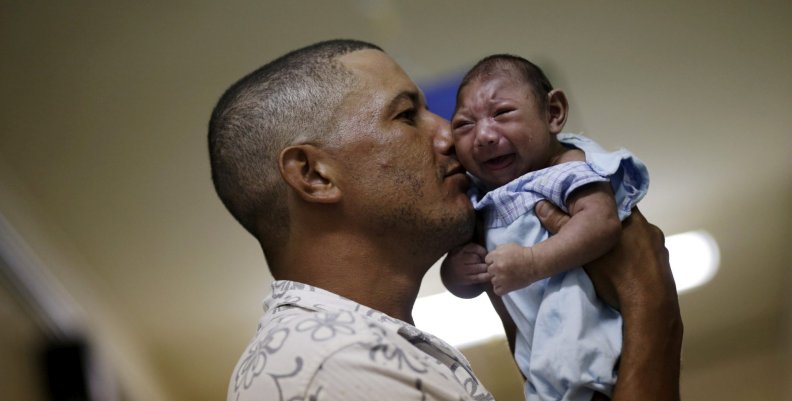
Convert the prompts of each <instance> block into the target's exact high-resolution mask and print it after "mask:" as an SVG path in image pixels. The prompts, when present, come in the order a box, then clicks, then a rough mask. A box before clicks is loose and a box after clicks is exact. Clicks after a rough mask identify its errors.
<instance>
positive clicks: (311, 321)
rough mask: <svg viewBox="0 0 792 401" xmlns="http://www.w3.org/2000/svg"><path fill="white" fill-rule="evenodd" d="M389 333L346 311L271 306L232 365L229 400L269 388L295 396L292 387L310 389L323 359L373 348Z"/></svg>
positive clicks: (379, 324)
mask: <svg viewBox="0 0 792 401" xmlns="http://www.w3.org/2000/svg"><path fill="white" fill-rule="evenodd" d="M394 336H398V333H397V331H396V330H395V329H392V328H389V327H388V325H386V324H383V323H382V322H379V321H377V319H376V318H374V317H368V316H366V315H364V314H358V313H354V312H352V311H348V310H308V309H304V308H300V307H287V308H280V309H276V310H273V311H270V312H268V313H267V314H265V317H264V318H263V319H262V321H261V324H260V326H259V329H258V331H257V333H256V336H255V337H254V338H253V340H252V341H251V342H250V343H249V344H248V346H247V348H246V349H245V351H244V353H243V354H242V357H241V358H240V360H239V362H238V363H237V366H236V368H235V369H234V373H233V376H232V377H231V383H230V386H229V399H239V400H245V399H246V398H245V396H244V395H245V394H250V395H252V394H273V393H271V391H277V392H279V393H281V394H280V395H281V396H282V397H283V399H287V398H290V397H291V396H295V395H298V394H296V393H295V392H304V391H305V390H306V389H308V388H309V386H310V384H311V381H312V380H313V378H314V376H315V374H316V372H317V371H318V370H319V369H321V367H322V365H323V363H325V361H326V360H327V359H328V358H330V357H332V356H337V355H338V354H340V353H344V352H356V353H360V352H361V350H365V349H376V347H378V346H381V344H387V343H390V342H391V341H392V338H393V337H394ZM232 395H233V397H232ZM238 396H240V397H238ZM275 399H278V398H275Z"/></svg>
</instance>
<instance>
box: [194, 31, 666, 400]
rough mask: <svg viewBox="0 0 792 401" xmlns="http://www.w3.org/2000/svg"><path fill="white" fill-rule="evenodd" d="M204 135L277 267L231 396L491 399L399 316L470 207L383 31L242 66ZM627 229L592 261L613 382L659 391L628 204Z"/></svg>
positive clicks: (545, 211)
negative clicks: (611, 337)
mask: <svg viewBox="0 0 792 401" xmlns="http://www.w3.org/2000/svg"><path fill="white" fill-rule="evenodd" d="M209 150H210V156H211V162H212V178H213V181H214V184H215V187H216V189H217V192H218V194H219V196H220V198H221V199H222V200H223V202H224V204H225V205H226V207H227V208H228V209H229V211H230V212H231V213H232V214H233V215H234V217H235V218H236V219H237V220H238V221H239V222H240V223H241V224H242V225H243V226H244V227H245V228H246V229H247V230H248V231H249V232H250V233H251V234H253V235H254V236H255V237H256V238H257V239H258V240H259V242H260V243H261V246H262V249H263V250H264V253H265V256H266V259H267V262H268V265H269V268H270V271H271V272H272V275H273V277H274V278H275V279H276V281H275V282H274V283H273V292H272V294H271V295H270V296H269V297H268V298H267V299H266V300H265V309H266V311H265V313H264V316H263V317H262V319H261V321H260V323H259V329H258V333H257V335H256V337H255V338H254V339H253V341H252V342H251V343H250V345H249V346H248V348H247V349H246V351H245V352H244V354H243V355H242V357H241V359H240V361H239V363H238V364H237V366H236V368H235V369H234V374H233V376H232V378H231V383H230V385H229V392H228V399H229V400H253V399H255V400H261V399H264V400H295V399H300V400H306V399H311V400H356V399H359V400H371V399H379V400H411V399H415V400H427V399H431V400H487V399H492V396H491V395H490V393H489V392H487V390H486V389H484V387H483V386H482V385H481V384H480V383H479V382H478V380H477V379H476V377H475V375H474V374H473V373H472V371H471V370H470V367H469V365H468V363H467V361H466V360H465V358H464V357H463V356H462V355H461V354H460V353H459V352H458V351H457V350H455V349H453V348H452V347H450V346H448V345H447V344H445V343H443V342H442V341H440V340H438V339H437V338H435V337H433V336H431V335H430V334H427V333H423V332H421V331H420V330H418V329H416V328H415V327H413V326H412V316H411V311H412V306H413V303H414V302H415V298H416V296H417V293H418V289H419V287H420V283H421V279H422V278H423V275H424V274H425V273H426V271H427V270H428V269H429V267H430V266H431V265H432V264H433V263H434V262H435V261H436V260H437V259H438V258H440V257H441V256H442V255H443V254H444V253H446V252H447V251H448V250H449V249H451V248H452V247H454V246H457V245H460V244H462V243H464V242H466V241H467V240H469V239H470V237H471V235H472V232H473V221H474V215H473V212H472V208H471V205H470V203H469V202H468V200H467V197H466V196H465V190H466V188H467V185H468V181H467V177H466V176H465V174H464V173H465V171H464V170H463V169H462V168H461V167H460V165H459V163H458V162H457V160H456V158H455V155H454V149H453V147H452V145H451V138H450V133H449V127H448V122H447V121H445V120H443V119H442V118H440V117H438V116H436V115H434V114H432V113H430V112H429V111H428V109H427V108H426V104H425V100H424V98H423V95H422V94H421V93H420V91H419V89H418V88H417V86H416V85H415V83H414V82H413V81H412V80H411V79H410V78H409V77H408V76H407V75H406V74H405V73H404V71H402V70H401V68H400V67H399V66H398V65H397V64H396V63H395V62H394V61H393V60H392V59H391V58H390V57H389V56H387V55H386V54H385V53H384V52H383V51H382V50H381V49H380V48H378V47H376V46H374V45H371V44H368V43H364V42H358V41H345V40H338V41H328V42H322V43H318V44H315V45H312V46H309V47H306V48H303V49H299V50H296V51H294V52H291V53H289V54H287V55H285V56H283V57H281V58H279V59H277V60H275V61H273V62H271V63H269V64H267V65H265V66H264V67H262V68H260V69H259V70H257V71H254V72H253V73H251V74H250V75H248V76H246V77H245V78H243V79H242V80H240V81H239V82H237V83H236V84H234V85H233V86H232V87H231V88H229V89H228V91H226V93H225V94H224V95H223V97H222V98H221V99H220V101H219V102H218V105H217V106H216V108H215V110H214V112H213V114H212V119H211V121H210V127H209ZM539 212H540V213H539V214H540V215H543V216H545V218H544V219H543V222H546V223H547V224H548V226H549V227H550V228H551V229H558V227H560V225H562V224H563V220H564V216H563V215H562V214H560V213H559V212H558V211H556V210H553V209H552V207H549V206H547V205H545V207H543V208H542V210H541V211H539ZM631 227H632V228H631ZM624 231H625V233H629V234H625V236H629V237H630V238H629V240H630V241H632V242H633V243H632V244H630V245H629V246H626V245H625V246H624V247H617V249H616V250H615V251H614V252H613V253H612V254H611V255H609V256H607V257H606V258H604V259H603V260H601V261H600V264H603V265H607V266H606V268H597V267H596V266H591V267H590V269H591V274H592V280H593V281H594V282H595V284H596V285H597V288H598V290H599V291H600V292H601V295H602V296H603V297H605V298H606V299H610V300H612V301H614V302H618V303H620V305H621V308H622V313H623V315H624V318H625V331H626V332H625V346H624V348H625V350H624V354H623V358H622V373H621V375H622V376H621V379H620V382H619V384H618V385H617V389H616V393H615V394H614V399H625V400H626V399H632V398H637V397H641V398H642V399H651V398H652V397H657V399H673V398H675V397H678V383H677V381H678V368H679V348H680V343H681V322H680V320H679V310H678V306H677V303H676V297H675V292H674V289H673V281H672V280H671V279H670V275H669V272H668V266H667V255H665V254H664V248H663V247H662V235H661V234H659V232H658V230H656V229H655V228H653V227H651V226H650V225H648V224H647V223H646V222H645V221H643V220H642V218H641V217H640V215H638V216H637V217H636V218H634V219H633V220H632V221H630V222H628V224H627V225H626V226H625V230H624Z"/></svg>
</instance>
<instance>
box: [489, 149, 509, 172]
mask: <svg viewBox="0 0 792 401" xmlns="http://www.w3.org/2000/svg"><path fill="white" fill-rule="evenodd" d="M513 160H514V153H509V154H505V155H502V156H498V157H493V158H492V159H489V160H487V161H485V162H484V165H485V166H486V167H487V168H489V169H492V170H499V169H502V168H504V167H507V166H509V165H510V164H511V163H512V161H513Z"/></svg>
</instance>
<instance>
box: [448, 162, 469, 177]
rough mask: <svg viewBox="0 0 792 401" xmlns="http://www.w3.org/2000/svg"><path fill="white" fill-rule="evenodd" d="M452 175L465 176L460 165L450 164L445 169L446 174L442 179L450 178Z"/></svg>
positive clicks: (463, 169)
mask: <svg viewBox="0 0 792 401" xmlns="http://www.w3.org/2000/svg"><path fill="white" fill-rule="evenodd" d="M454 174H465V168H464V167H462V165H461V164H452V165H449V166H447V167H446V173H445V176H444V177H446V178H447V177H450V176H452V175H454Z"/></svg>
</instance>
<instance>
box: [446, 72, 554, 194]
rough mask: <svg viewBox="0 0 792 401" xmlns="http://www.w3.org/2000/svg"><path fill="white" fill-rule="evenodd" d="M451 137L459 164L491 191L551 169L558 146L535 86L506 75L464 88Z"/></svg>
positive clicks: (452, 123) (455, 114)
mask: <svg viewBox="0 0 792 401" xmlns="http://www.w3.org/2000/svg"><path fill="white" fill-rule="evenodd" d="M451 133H452V136H453V138H454V143H455V146H456V152H457V157H459V161H460V162H461V163H462V164H463V165H464V166H465V168H466V169H467V170H468V171H469V172H470V173H471V174H473V175H475V176H476V177H478V178H479V179H480V180H481V181H482V182H483V183H484V185H486V186H487V187H489V188H495V187H499V186H502V185H504V184H506V183H508V182H509V181H512V180H514V179H515V178H517V177H519V176H521V175H523V174H525V173H528V172H530V171H534V170H539V169H542V168H545V167H548V165H549V164H550V158H551V157H552V155H551V153H552V152H551V150H552V144H553V141H555V137H554V136H553V135H552V134H551V132H550V127H549V125H548V115H547V113H546V112H545V111H544V110H540V106H539V103H538V102H537V99H536V97H535V95H534V94H533V91H531V88H530V86H529V84H527V83H524V82H520V81H519V80H516V79H513V78H512V77H510V76H508V75H506V74H501V75H496V76H494V77H484V78H480V79H477V80H475V81H471V82H470V83H468V85H467V86H465V87H464V88H463V89H462V91H461V92H460V96H459V104H458V105H457V110H456V113H454V116H453V117H452V118H451Z"/></svg>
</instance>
